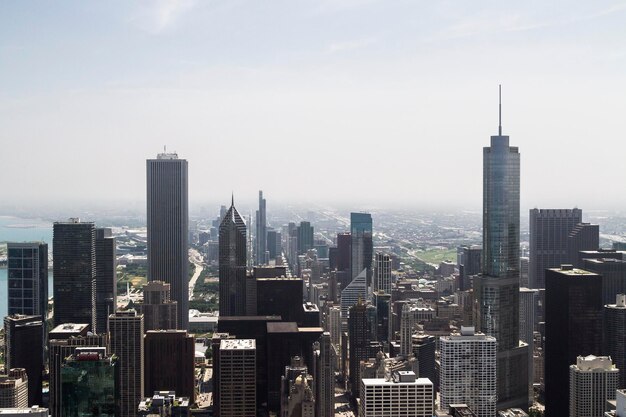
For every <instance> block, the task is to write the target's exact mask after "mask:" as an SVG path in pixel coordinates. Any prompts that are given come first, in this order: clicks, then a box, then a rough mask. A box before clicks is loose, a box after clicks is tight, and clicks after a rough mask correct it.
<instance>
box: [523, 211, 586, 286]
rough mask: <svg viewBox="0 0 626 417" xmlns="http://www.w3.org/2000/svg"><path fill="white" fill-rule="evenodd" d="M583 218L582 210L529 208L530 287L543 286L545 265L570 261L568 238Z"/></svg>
mask: <svg viewBox="0 0 626 417" xmlns="http://www.w3.org/2000/svg"><path fill="white" fill-rule="evenodd" d="M582 221H583V211H582V210H581V209H577V208H574V209H536V208H535V209H531V210H530V223H529V231H530V266H529V281H530V288H545V285H546V284H545V270H546V268H557V267H559V266H561V265H562V264H566V263H570V262H571V261H570V260H569V254H568V252H567V237H568V236H569V234H570V233H571V232H572V230H574V227H576V225H577V224H578V223H581V222H582Z"/></svg>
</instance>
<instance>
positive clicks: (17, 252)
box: [7, 242, 48, 317]
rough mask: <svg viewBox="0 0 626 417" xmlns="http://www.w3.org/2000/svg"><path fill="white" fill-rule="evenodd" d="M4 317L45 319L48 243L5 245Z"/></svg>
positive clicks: (46, 307) (46, 309) (46, 308)
mask: <svg viewBox="0 0 626 417" xmlns="http://www.w3.org/2000/svg"><path fill="white" fill-rule="evenodd" d="M7 252H8V260H7V263H8V271H7V275H8V278H9V279H8V287H9V291H8V294H9V308H8V314H9V315H11V314H24V315H35V316H42V317H43V316H45V315H46V313H47V311H48V244H46V243H43V242H29V243H11V242H9V243H8V244H7Z"/></svg>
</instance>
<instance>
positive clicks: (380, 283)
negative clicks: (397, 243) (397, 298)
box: [374, 252, 391, 294]
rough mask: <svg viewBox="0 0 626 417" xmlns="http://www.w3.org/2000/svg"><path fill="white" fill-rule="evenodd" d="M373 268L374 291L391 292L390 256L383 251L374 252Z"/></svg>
mask: <svg viewBox="0 0 626 417" xmlns="http://www.w3.org/2000/svg"><path fill="white" fill-rule="evenodd" d="M375 269H376V276H375V277H374V291H383V292H384V293H385V294H391V256H389V254H387V253H384V252H376V264H375Z"/></svg>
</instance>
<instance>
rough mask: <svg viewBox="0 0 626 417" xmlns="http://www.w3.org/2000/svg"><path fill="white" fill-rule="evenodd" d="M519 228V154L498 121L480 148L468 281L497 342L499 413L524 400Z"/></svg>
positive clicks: (485, 328)
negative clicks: (477, 235) (477, 215)
mask: <svg viewBox="0 0 626 417" xmlns="http://www.w3.org/2000/svg"><path fill="white" fill-rule="evenodd" d="M500 109H501V106H500ZM500 115H501V111H500ZM519 224H520V154H519V150H518V148H517V147H513V146H510V144H509V137H508V136H503V135H502V122H501V119H500V124H499V127H498V135H497V136H492V137H491V146H488V147H485V148H483V254H482V256H483V258H482V274H481V275H479V276H477V277H475V279H474V282H473V285H474V295H475V297H476V307H477V310H478V311H477V314H476V317H475V323H476V326H477V327H478V329H479V330H480V331H481V332H483V333H485V334H486V335H488V336H493V337H495V338H496V340H497V341H498V366H497V372H498V383H497V388H498V395H497V398H498V408H499V409H503V408H511V407H519V408H526V407H528V398H529V394H528V381H527V380H526V378H527V372H528V365H527V363H526V362H527V360H528V345H526V344H525V343H523V342H520V341H519V280H520V260H519V258H520V244H519V243H520V233H519ZM474 411H475V412H476V410H474Z"/></svg>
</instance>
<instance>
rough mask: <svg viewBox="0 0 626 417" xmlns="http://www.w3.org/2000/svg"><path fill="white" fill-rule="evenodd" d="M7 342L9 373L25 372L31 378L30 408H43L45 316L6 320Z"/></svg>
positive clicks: (5, 338)
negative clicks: (38, 406) (11, 371)
mask: <svg viewBox="0 0 626 417" xmlns="http://www.w3.org/2000/svg"><path fill="white" fill-rule="evenodd" d="M4 340H5V342H4V343H5V350H4V352H5V357H4V360H5V366H6V369H13V368H23V369H25V370H26V375H27V376H28V405H29V406H32V405H40V404H42V396H41V389H42V381H43V377H42V375H43V372H44V342H43V322H42V320H41V316H22V315H17V314H14V315H12V316H6V317H5V318H4Z"/></svg>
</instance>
